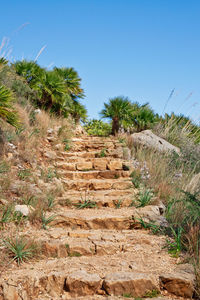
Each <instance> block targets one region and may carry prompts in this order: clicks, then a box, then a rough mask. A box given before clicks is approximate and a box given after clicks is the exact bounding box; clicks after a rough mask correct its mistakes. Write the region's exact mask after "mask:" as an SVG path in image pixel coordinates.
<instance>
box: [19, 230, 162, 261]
mask: <svg viewBox="0 0 200 300" xmlns="http://www.w3.org/2000/svg"><path fill="white" fill-rule="evenodd" d="M31 236H34V240H35V242H36V243H37V244H39V245H41V252H42V256H43V258H44V257H57V258H62V257H68V256H70V257H80V256H94V255H115V254H119V253H125V252H126V253H130V252H133V251H137V250H138V249H139V248H140V247H141V248H145V247H146V245H148V247H150V246H151V247H152V246H154V244H153V243H157V245H160V246H164V245H165V238H164V237H163V238H158V239H156V238H155V239H154V242H151V241H149V235H148V233H147V232H146V231H141V232H140V233H139V234H138V231H137V230H123V231H113V230H93V231H91V230H66V229H63V228H50V229H49V231H41V230H40V231H39V230H35V231H34V230H33V229H32V230H31V231H26V233H25V237H27V238H30V237H31Z"/></svg>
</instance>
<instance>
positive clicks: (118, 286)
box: [103, 272, 157, 297]
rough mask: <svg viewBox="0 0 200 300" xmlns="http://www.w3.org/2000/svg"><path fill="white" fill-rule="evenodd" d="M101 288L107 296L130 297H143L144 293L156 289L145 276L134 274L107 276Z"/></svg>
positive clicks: (124, 273) (125, 273)
mask: <svg viewBox="0 0 200 300" xmlns="http://www.w3.org/2000/svg"><path fill="white" fill-rule="evenodd" d="M103 287H104V289H105V290H106V292H107V293H108V294H109V295H115V296H117V295H119V296H122V295H124V294H131V296H132V297H143V296H144V295H145V294H146V292H148V291H152V290H156V289H157V287H156V286H155V284H154V283H153V282H152V279H151V278H150V277H149V276H148V275H147V274H142V273H135V272H118V273H111V274H108V275H107V276H106V277H105V279H104V282H103Z"/></svg>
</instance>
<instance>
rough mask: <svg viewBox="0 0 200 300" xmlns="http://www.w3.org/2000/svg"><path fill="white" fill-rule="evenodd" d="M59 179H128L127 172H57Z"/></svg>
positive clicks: (128, 174) (128, 173)
mask: <svg viewBox="0 0 200 300" xmlns="http://www.w3.org/2000/svg"><path fill="white" fill-rule="evenodd" d="M57 174H58V176H59V177H62V178H68V179H71V180H76V179H87V180H89V179H119V178H125V177H126V178H127V177H130V172H129V171H109V170H106V171H87V170H86V171H82V172H81V171H57Z"/></svg>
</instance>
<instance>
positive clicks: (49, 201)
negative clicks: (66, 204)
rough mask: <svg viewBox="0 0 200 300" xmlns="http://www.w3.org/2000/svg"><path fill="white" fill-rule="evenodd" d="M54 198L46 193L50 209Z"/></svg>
mask: <svg viewBox="0 0 200 300" xmlns="http://www.w3.org/2000/svg"><path fill="white" fill-rule="evenodd" d="M54 201H55V198H54V196H52V195H47V205H48V208H49V209H52V208H53V207H54V206H55V203H54Z"/></svg>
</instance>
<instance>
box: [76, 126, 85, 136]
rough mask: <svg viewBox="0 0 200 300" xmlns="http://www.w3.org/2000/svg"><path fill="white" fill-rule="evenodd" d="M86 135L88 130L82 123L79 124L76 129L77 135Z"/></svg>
mask: <svg viewBox="0 0 200 300" xmlns="http://www.w3.org/2000/svg"><path fill="white" fill-rule="evenodd" d="M83 134H84V135H85V134H86V131H85V129H84V128H83V127H82V126H81V125H77V126H76V129H75V135H83Z"/></svg>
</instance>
